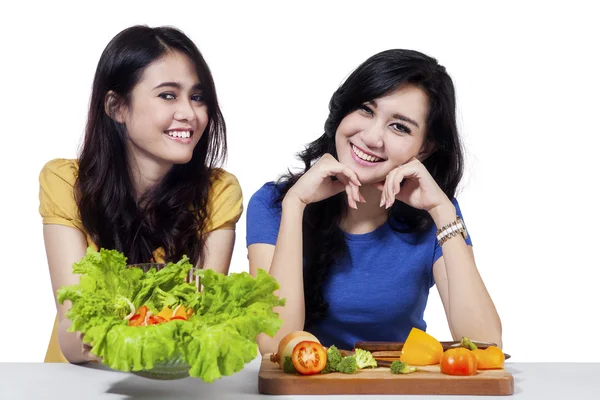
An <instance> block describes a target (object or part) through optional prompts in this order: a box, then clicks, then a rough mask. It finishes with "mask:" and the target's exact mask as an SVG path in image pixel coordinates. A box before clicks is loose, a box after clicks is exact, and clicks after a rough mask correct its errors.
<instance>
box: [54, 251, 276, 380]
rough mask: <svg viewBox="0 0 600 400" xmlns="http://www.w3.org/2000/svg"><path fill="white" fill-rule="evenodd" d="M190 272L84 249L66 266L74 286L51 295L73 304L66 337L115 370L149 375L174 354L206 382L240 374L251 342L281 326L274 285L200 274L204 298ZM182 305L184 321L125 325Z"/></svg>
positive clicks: (267, 279) (265, 277)
mask: <svg viewBox="0 0 600 400" xmlns="http://www.w3.org/2000/svg"><path fill="white" fill-rule="evenodd" d="M191 268H192V266H191V264H190V263H189V259H188V258H187V257H185V256H184V257H183V258H182V259H181V260H180V261H179V262H177V263H170V264H168V265H167V266H165V267H164V268H163V269H161V270H160V271H156V270H155V269H152V270H150V271H148V272H146V273H144V272H143V271H141V270H140V269H138V268H127V260H126V258H125V257H124V256H123V255H122V254H121V253H119V252H117V251H114V250H105V249H101V250H100V251H99V252H96V251H94V250H93V249H91V248H90V249H88V250H87V253H86V256H85V257H84V258H83V259H82V260H80V261H79V262H77V263H75V264H74V265H73V273H76V274H80V275H81V278H80V283H79V284H77V285H72V286H66V287H62V288H61V289H59V290H58V292H57V296H58V301H59V302H60V303H61V304H62V303H63V302H64V301H66V300H69V301H71V302H72V306H71V308H70V310H69V311H68V312H67V317H68V318H69V319H70V320H71V322H72V324H71V327H70V328H69V330H70V331H80V332H82V333H83V334H84V341H85V342H86V343H89V344H90V345H91V346H92V349H91V352H92V353H93V354H95V355H96V356H98V357H100V358H102V362H103V363H105V364H106V365H108V366H109V367H111V368H113V369H116V370H120V371H125V372H129V371H140V370H151V369H152V368H153V367H154V365H155V364H156V363H158V362H161V361H164V360H167V359H170V358H171V357H175V356H181V357H183V359H184V360H185V362H186V363H187V364H188V365H189V366H190V370H189V374H190V376H192V377H198V378H201V379H202V380H204V381H206V382H213V381H214V380H215V379H219V378H220V377H221V376H227V375H231V374H233V373H235V372H238V371H240V370H241V369H242V368H243V367H244V365H245V364H246V363H248V362H250V361H251V360H253V359H254V358H255V357H256V356H257V355H258V347H257V345H256V336H257V335H258V334H259V333H261V332H264V333H266V334H268V335H269V336H274V335H275V334H276V333H277V331H278V330H279V328H280V327H281V323H282V321H281V320H280V319H279V317H278V314H277V313H275V312H273V307H274V306H282V305H284V304H285V300H284V299H279V298H278V297H277V296H275V295H274V294H273V292H274V291H275V290H277V289H278V288H279V285H278V284H277V282H276V281H275V280H274V279H273V278H272V277H271V276H270V275H269V274H267V273H266V272H265V271H263V270H259V272H258V274H257V277H256V278H253V277H252V276H250V275H249V274H248V273H239V274H230V275H223V274H219V273H216V272H214V271H212V270H200V271H197V272H196V275H198V276H199V277H200V281H201V283H202V287H203V292H201V293H200V292H198V291H197V290H196V286H195V284H190V283H185V277H186V276H187V275H188V273H189V271H190V269H191ZM179 304H181V305H183V306H185V307H186V308H192V309H193V311H194V313H193V315H192V316H191V317H190V318H189V319H188V320H187V321H180V320H178V321H170V322H166V323H162V324H158V325H151V326H141V327H139V326H128V323H127V320H126V319H124V317H125V316H127V315H128V314H129V313H130V312H131V306H132V305H133V306H134V307H135V310H137V309H138V308H139V307H140V306H142V305H146V306H147V307H148V308H149V310H151V311H153V312H154V313H157V312H158V311H160V310H162V308H163V307H165V306H168V307H171V308H173V307H176V306H177V305H179Z"/></svg>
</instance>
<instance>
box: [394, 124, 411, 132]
mask: <svg viewBox="0 0 600 400" xmlns="http://www.w3.org/2000/svg"><path fill="white" fill-rule="evenodd" d="M390 126H391V127H392V129H394V130H395V131H396V132H402V133H408V134H410V129H409V128H408V126H406V125H404V124H401V123H399V122H394V123H393V124H391V125H390Z"/></svg>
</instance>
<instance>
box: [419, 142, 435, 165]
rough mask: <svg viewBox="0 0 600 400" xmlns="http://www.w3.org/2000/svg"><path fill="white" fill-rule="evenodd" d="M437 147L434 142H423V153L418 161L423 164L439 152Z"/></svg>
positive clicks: (420, 153) (421, 152)
mask: <svg viewBox="0 0 600 400" xmlns="http://www.w3.org/2000/svg"><path fill="white" fill-rule="evenodd" d="M436 147H437V146H436V145H435V142H434V141H433V140H425V142H423V146H422V147H421V151H419V154H417V159H418V160H419V161H421V162H423V161H425V160H426V159H427V158H428V157H429V156H430V155H432V154H433V153H435V151H436V150H437V148H436Z"/></svg>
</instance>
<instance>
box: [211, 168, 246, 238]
mask: <svg viewBox="0 0 600 400" xmlns="http://www.w3.org/2000/svg"><path fill="white" fill-rule="evenodd" d="M243 209H244V205H243V202H242V188H241V186H240V183H239V182H238V180H237V178H236V177H235V175H233V174H230V173H229V172H227V171H225V170H222V169H216V170H215V171H214V173H213V177H212V179H211V186H210V191H209V194H208V210H207V211H208V221H207V222H206V229H205V232H206V233H208V232H212V231H216V230H219V229H235V224H236V223H237V222H238V220H239V219H240V217H241V215H242V211H243Z"/></svg>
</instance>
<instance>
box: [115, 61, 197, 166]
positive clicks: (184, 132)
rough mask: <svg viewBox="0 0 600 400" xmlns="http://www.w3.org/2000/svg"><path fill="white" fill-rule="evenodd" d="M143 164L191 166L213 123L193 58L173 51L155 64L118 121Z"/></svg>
mask: <svg viewBox="0 0 600 400" xmlns="http://www.w3.org/2000/svg"><path fill="white" fill-rule="evenodd" d="M116 119H117V120H118V121H119V122H122V123H123V124H125V127H126V129H127V135H128V139H129V140H128V141H127V147H128V149H127V150H128V153H129V155H130V156H133V157H134V158H135V159H136V160H137V161H138V162H142V163H145V162H147V161H153V162H155V163H158V164H161V165H168V164H171V165H172V164H185V163H187V162H189V161H190V160H191V159H192V154H193V151H194V147H196V145H197V144H198V141H199V140H200V137H201V136H202V133H203V132H204V129H205V128H206V126H207V124H208V110H207V106H206V103H205V102H204V97H203V96H202V90H201V83H200V82H199V80H198V76H197V74H196V70H195V66H194V64H193V63H192V62H191V61H190V59H189V58H188V57H187V56H185V55H183V54H181V53H179V52H169V53H167V54H165V56H164V57H161V58H160V59H158V60H157V61H155V62H154V63H152V64H150V65H149V66H148V67H147V68H146V69H145V71H144V73H143V74H142V78H141V79H140V81H139V82H138V83H137V85H136V86H135V87H134V88H133V90H132V92H131V96H130V102H129V105H128V106H124V107H123V108H122V110H121V111H120V112H119V115H118V116H117V118H116Z"/></svg>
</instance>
